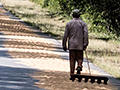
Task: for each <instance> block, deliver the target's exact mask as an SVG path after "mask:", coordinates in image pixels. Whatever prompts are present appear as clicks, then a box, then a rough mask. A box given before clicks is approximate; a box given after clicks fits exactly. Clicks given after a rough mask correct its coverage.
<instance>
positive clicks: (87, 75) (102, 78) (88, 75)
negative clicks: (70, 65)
mask: <svg viewBox="0 0 120 90" xmlns="http://www.w3.org/2000/svg"><path fill="white" fill-rule="evenodd" d="M85 55H86V59H87V65H88V70H89V73H82V74H74V78H77V79H78V81H79V82H81V80H82V78H84V79H85V82H88V80H89V79H90V82H91V83H94V82H95V81H97V83H98V84H100V83H102V81H103V83H104V84H107V82H108V80H109V79H108V77H106V76H103V75H93V74H91V71H90V65H89V61H88V56H87V51H86V50H85ZM73 81H74V80H73Z"/></svg>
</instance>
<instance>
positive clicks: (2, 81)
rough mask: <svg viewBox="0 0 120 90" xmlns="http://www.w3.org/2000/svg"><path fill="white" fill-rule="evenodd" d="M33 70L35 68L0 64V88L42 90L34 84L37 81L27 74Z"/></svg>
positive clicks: (5, 89) (7, 89)
mask: <svg viewBox="0 0 120 90" xmlns="http://www.w3.org/2000/svg"><path fill="white" fill-rule="evenodd" d="M34 71H37V70H34V69H25V68H14V67H5V66H0V90H44V89H40V88H38V87H35V86H34V85H36V84H35V82H39V80H36V79H33V78H32V77H30V75H29V74H32V73H33V72H34ZM39 72H40V71H39Z"/></svg>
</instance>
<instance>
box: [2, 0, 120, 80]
mask: <svg viewBox="0 0 120 90" xmlns="http://www.w3.org/2000/svg"><path fill="white" fill-rule="evenodd" d="M0 1H1V2H2V3H3V5H4V7H5V8H6V9H8V10H9V11H10V12H11V13H12V14H14V15H15V16H17V17H19V18H20V19H21V20H23V21H24V22H26V23H27V24H28V25H31V26H33V28H37V29H39V30H41V31H42V32H44V33H47V34H49V35H50V36H53V37H55V38H57V39H62V37H63V34H64V28H65V25H66V23H67V22H68V21H69V20H67V19H65V18H64V16H62V15H61V16H58V15H56V14H55V13H51V12H50V11H49V10H48V9H43V8H42V7H41V6H40V5H36V4H35V3H33V2H30V1H28V0H12V2H11V1H10V0H0ZM28 4H29V5H28ZM89 36H90V43H89V46H88V49H87V51H88V56H89V59H90V60H91V61H92V62H93V63H94V64H96V65H97V66H99V67H100V68H102V69H104V70H105V71H106V72H108V73H109V74H111V75H113V76H115V77H117V78H120V41H119V40H113V39H111V38H112V37H113V36H114V35H111V36H108V35H106V34H103V33H98V32H92V33H91V32H89Z"/></svg>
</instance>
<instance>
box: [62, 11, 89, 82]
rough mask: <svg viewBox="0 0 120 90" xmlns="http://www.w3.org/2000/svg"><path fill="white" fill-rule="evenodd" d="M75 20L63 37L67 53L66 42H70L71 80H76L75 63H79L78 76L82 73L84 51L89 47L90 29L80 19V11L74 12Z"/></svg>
mask: <svg viewBox="0 0 120 90" xmlns="http://www.w3.org/2000/svg"><path fill="white" fill-rule="evenodd" d="M72 16H73V20H71V21H69V22H68V23H67V24H66V27H65V33H64V37H63V43H62V45H63V50H64V51H67V47H66V42H67V40H68V50H69V59H70V76H71V78H70V80H73V79H74V71H75V63H76V61H77V63H78V64H77V68H76V70H77V74H80V72H81V71H82V63H83V50H85V49H86V48H87V46H88V43H89V42H88V29H87V24H86V23H85V22H84V21H82V20H81V19H79V17H80V12H79V10H78V9H75V10H73V12H72Z"/></svg>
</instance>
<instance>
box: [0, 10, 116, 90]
mask: <svg viewBox="0 0 120 90" xmlns="http://www.w3.org/2000/svg"><path fill="white" fill-rule="evenodd" d="M0 12H2V13H4V12H5V11H4V10H2V9H0ZM0 31H1V33H3V34H4V35H7V36H8V37H11V36H13V37H16V36H19V38H17V39H16V38H11V39H7V40H6V41H2V42H1V43H2V44H3V46H4V47H5V48H9V49H10V50H9V52H8V54H9V55H10V56H11V57H12V58H20V59H21V61H20V63H22V64H25V65H27V66H32V67H36V68H39V70H42V71H41V72H34V74H31V77H33V78H36V79H38V80H39V82H38V83H36V86H38V87H40V88H44V89H49V90H113V88H114V87H112V86H111V85H110V84H108V85H104V84H97V83H93V84H91V83H90V82H87V83H85V82H84V80H82V81H81V82H78V81H75V82H72V81H70V80H69V61H67V60H63V59H61V57H60V55H58V54H56V53H49V51H51V52H52V51H53V50H55V48H54V45H53V44H52V43H51V42H50V41H46V40H45V39H44V38H42V37H40V36H39V35H37V34H36V32H35V31H33V30H32V29H31V28H30V27H28V26H25V25H24V24H22V23H20V22H18V21H14V20H12V19H9V16H5V15H0ZM21 38H22V39H21ZM36 38H37V39H36ZM38 38H39V39H38ZM38 50H43V51H38ZM83 72H88V70H87V69H85V68H84V69H83ZM92 73H95V74H99V73H98V72H97V71H92ZM114 90H115V88H114Z"/></svg>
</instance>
